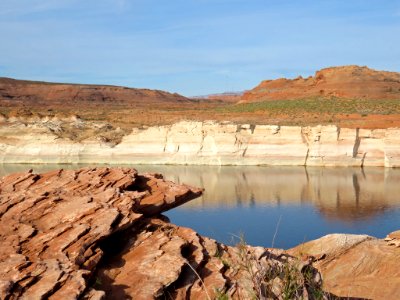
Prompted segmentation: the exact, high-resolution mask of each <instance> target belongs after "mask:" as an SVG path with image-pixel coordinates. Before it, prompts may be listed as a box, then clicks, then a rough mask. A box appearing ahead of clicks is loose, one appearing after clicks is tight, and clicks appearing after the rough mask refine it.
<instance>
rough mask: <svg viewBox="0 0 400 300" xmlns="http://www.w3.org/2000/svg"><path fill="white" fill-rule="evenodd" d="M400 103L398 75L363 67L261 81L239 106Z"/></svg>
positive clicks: (332, 69) (338, 68) (399, 79)
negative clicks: (321, 100) (334, 100)
mask: <svg viewBox="0 0 400 300" xmlns="http://www.w3.org/2000/svg"><path fill="white" fill-rule="evenodd" d="M316 96H322V97H331V96H334V97H338V98H352V99H353V98H366V99H374V100H380V99H400V73H396V72H386V71H376V70H373V69H369V68H367V67H359V66H343V67H332V68H326V69H322V70H320V71H317V72H316V73H315V76H313V77H311V76H310V77H308V78H302V77H301V76H300V77H298V78H296V79H293V80H291V79H285V78H281V79H276V80H265V81H263V82H261V83H260V84H259V85H258V86H257V87H255V88H254V89H252V90H250V91H247V92H246V93H244V95H243V96H242V100H241V101H242V102H256V101H266V100H282V99H303V98H308V97H316Z"/></svg>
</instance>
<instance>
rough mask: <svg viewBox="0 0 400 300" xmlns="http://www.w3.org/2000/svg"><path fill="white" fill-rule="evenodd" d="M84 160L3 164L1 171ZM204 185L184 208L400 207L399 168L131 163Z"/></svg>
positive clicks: (362, 212)
mask: <svg viewBox="0 0 400 300" xmlns="http://www.w3.org/2000/svg"><path fill="white" fill-rule="evenodd" d="M81 166H82V165H0V176H2V175H5V174H8V173H12V172H19V171H24V170H27V169H29V168H32V169H34V171H35V172H43V171H47V170H52V169H57V168H64V169H66V168H78V167H81ZM133 167H135V168H137V169H138V170H139V171H141V172H157V173H161V174H163V175H164V176H165V177H166V178H167V179H169V180H172V181H175V182H178V183H187V184H190V185H194V186H198V187H203V188H205V192H204V195H203V196H202V197H201V198H199V199H196V200H194V201H191V202H189V203H187V204H185V205H184V206H183V207H182V208H181V209H201V208H208V209H209V208H215V209H217V208H220V207H226V208H229V207H251V206H268V205H269V206H280V205H288V206H290V205H293V206H299V205H304V204H309V205H313V206H314V207H315V208H316V209H317V210H318V211H319V212H320V213H321V214H322V215H323V216H324V217H325V218H327V219H331V220H341V221H349V222H351V221H355V220H362V219H369V218H372V217H374V216H376V215H378V214H380V213H382V212H384V211H387V210H390V209H395V208H399V207H400V195H399V191H400V188H399V183H400V169H391V168H366V169H361V168H321V167H307V168H305V167H256V166H249V167H246V166H240V167H234V166H232V167H230V166H224V167H217V166H165V165H164V166H161V165H157V166H151V165H146V166H145V165H141V166H133Z"/></svg>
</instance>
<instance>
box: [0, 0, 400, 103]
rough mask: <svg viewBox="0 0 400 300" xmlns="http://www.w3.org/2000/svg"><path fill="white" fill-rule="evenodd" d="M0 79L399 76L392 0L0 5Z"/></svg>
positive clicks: (224, 85)
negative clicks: (354, 67)
mask: <svg viewBox="0 0 400 300" xmlns="http://www.w3.org/2000/svg"><path fill="white" fill-rule="evenodd" d="M0 37H1V40H0V76H8V77H15V78H21V79H32V80H46V81H61V82H76V83H99V84H115V85H124V86H130V87H146V88H154V89H162V90H167V91H171V92H178V93H181V94H184V95H187V96H193V95H204V94H209V93H214V92H224V91H239V90H245V89H249V88H252V87H254V86H255V85H257V84H258V83H259V82H260V81H261V80H263V79H272V78H278V77H296V76H298V75H303V76H308V75H311V74H313V73H314V72H315V70H318V69H320V68H323V67H328V66H334V65H347V64H358V65H368V66H369V67H372V68H375V69H381V70H390V71H398V72H399V71H400V1H399V0H393V1H391V0H375V1H372V0H330V1H328V0H325V1H324V0H320V1H317V0H315V1H311V0H297V1H295V0H292V1H285V0H280V1H279V0H276V1H270V0H230V1H228V0H168V1H167V0H131V1H130V0H84V1H83V0H40V1H39V0H0Z"/></svg>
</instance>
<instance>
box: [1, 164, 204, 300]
mask: <svg viewBox="0 0 400 300" xmlns="http://www.w3.org/2000/svg"><path fill="white" fill-rule="evenodd" d="M200 194H201V190H198V189H195V188H190V187H188V186H184V185H176V184H174V183H172V182H168V181H165V180H163V178H162V176H161V175H157V174H153V175H151V174H143V175H140V174H138V173H137V172H136V171H135V170H133V169H108V168H99V169H90V168H86V169H81V170H78V171H63V170H58V171H54V172H49V173H45V174H42V175H38V174H33V173H32V172H25V173H18V174H13V175H9V176H7V177H4V178H2V179H1V180H0V245H1V246H0V261H1V263H0V295H1V299H17V298H19V297H21V298H22V299H44V298H46V299H77V298H78V297H79V296H81V295H83V293H84V291H85V290H86V288H87V287H88V280H89V279H90V278H91V275H92V274H93V272H94V269H95V268H96V266H97V265H98V263H99V261H100V260H101V259H102V257H103V254H104V253H103V251H102V249H101V248H100V246H99V242H101V241H102V240H105V239H107V238H108V237H109V236H110V235H112V234H115V233H116V232H119V231H121V230H124V229H127V228H129V227H131V226H134V224H137V223H138V222H139V221H140V220H142V219H143V217H144V215H146V216H151V215H154V214H158V213H160V212H162V211H164V210H167V209H169V208H172V207H174V206H177V205H179V204H181V203H183V202H185V201H188V200H190V199H192V198H195V197H197V196H199V195H200ZM94 299H95V298H94Z"/></svg>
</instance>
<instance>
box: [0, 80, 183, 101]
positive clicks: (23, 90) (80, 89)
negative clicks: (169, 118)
mask: <svg viewBox="0 0 400 300" xmlns="http://www.w3.org/2000/svg"><path fill="white" fill-rule="evenodd" d="M1 100H3V101H9V102H11V103H21V102H22V103H28V104H32V103H34V104H38V103H44V104H54V103H60V104H66V103H71V104H74V103H79V102H85V101H89V102H99V103H104V102H105V103H107V102H109V103H113V104H115V103H124V104H128V103H133V104H134V103H142V102H143V103H153V104H154V103H158V102H167V103H176V102H178V103H179V102H182V101H183V102H189V101H190V100H189V99H188V98H185V97H183V96H181V95H179V94H171V93H168V92H164V91H159V90H149V89H134V88H127V87H120V86H110V85H84V84H65V83H48V82H38V81H27V80H16V79H11V78H0V101H1Z"/></svg>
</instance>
